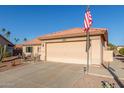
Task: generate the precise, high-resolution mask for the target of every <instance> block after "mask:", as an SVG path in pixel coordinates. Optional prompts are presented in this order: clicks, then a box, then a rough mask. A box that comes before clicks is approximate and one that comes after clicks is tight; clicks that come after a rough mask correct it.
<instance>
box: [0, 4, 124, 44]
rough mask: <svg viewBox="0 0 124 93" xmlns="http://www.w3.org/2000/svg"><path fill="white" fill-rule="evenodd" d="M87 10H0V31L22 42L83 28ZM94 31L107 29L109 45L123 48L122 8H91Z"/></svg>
mask: <svg viewBox="0 0 124 93" xmlns="http://www.w3.org/2000/svg"><path fill="white" fill-rule="evenodd" d="M85 10H86V6H82V5H80V6H77V5H75V6H54V5H52V6H43V5H41V6H0V29H1V28H6V29H7V30H9V31H11V38H10V39H11V41H12V42H14V40H13V38H15V37H17V38H19V39H20V42H19V43H21V42H22V40H23V38H25V37H26V38H28V40H30V39H33V38H35V37H38V36H41V35H44V34H47V33H52V32H56V31H61V30H66V29H71V28H75V27H83V20H84V19H83V18H84V13H85ZM90 10H91V14H92V17H93V25H92V27H94V28H108V33H109V42H111V43H113V44H116V45H124V6H90Z"/></svg>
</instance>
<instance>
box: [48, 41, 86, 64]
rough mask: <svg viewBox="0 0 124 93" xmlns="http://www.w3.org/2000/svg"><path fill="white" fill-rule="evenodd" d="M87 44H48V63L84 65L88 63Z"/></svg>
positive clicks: (79, 42)
mask: <svg viewBox="0 0 124 93" xmlns="http://www.w3.org/2000/svg"><path fill="white" fill-rule="evenodd" d="M84 43H85V42H81V41H78V42H60V43H48V44H47V56H46V57H47V58H46V60H47V61H51V62H64V63H76V64H83V63H84V61H86V52H85V48H84V47H85V44H84Z"/></svg>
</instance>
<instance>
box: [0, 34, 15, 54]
mask: <svg viewBox="0 0 124 93" xmlns="http://www.w3.org/2000/svg"><path fill="white" fill-rule="evenodd" d="M0 45H2V46H4V45H6V51H7V52H8V53H10V55H13V49H14V44H13V43H12V42H10V41H9V40H8V39H6V38H5V37H4V36H2V35H0Z"/></svg>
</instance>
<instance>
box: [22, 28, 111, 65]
mask: <svg viewBox="0 0 124 93" xmlns="http://www.w3.org/2000/svg"><path fill="white" fill-rule="evenodd" d="M39 39H40V40H41V41H42V44H41V60H43V61H49V62H58V63H59V62H63V63H74V64H87V53H86V33H85V32H84V29H82V28H74V29H70V30H65V31H60V32H55V33H51V34H47V35H44V36H41V37H39ZM90 44H91V46H90V50H89V54H90V64H97V65H100V64H102V63H103V62H105V61H113V52H112V51H107V49H106V48H107V45H108V33H107V29H105V28H91V29H90ZM39 46H40V43H39ZM31 49H32V48H29V49H27V51H29V50H31ZM24 50H25V49H24Z"/></svg>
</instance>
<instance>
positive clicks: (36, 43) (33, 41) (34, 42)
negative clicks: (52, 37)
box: [22, 38, 41, 45]
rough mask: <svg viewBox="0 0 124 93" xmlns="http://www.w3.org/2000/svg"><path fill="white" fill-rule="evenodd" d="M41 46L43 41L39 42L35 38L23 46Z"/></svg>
mask: <svg viewBox="0 0 124 93" xmlns="http://www.w3.org/2000/svg"><path fill="white" fill-rule="evenodd" d="M40 44H41V40H39V39H38V38H35V39H32V40H28V41H26V42H24V43H23V44H22V45H40Z"/></svg>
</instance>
